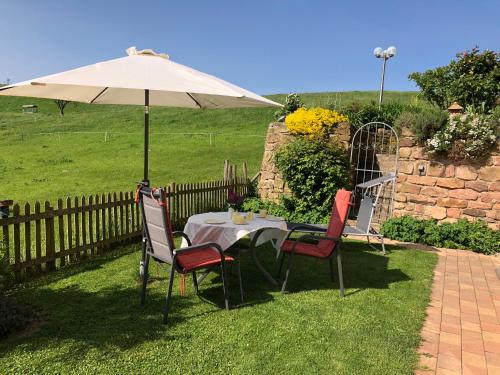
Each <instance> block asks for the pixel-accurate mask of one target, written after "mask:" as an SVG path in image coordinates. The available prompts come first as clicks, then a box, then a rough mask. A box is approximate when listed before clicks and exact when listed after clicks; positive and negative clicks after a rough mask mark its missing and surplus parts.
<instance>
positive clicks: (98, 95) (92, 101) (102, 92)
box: [90, 87, 109, 104]
mask: <svg viewBox="0 0 500 375" xmlns="http://www.w3.org/2000/svg"><path fill="white" fill-rule="evenodd" d="M107 89H109V87H105V88H104V89H103V90H102V91H101V92H100V93H99V94H97V96H96V97H95V98H94V99H92V100H91V101H90V104H92V103H94V102H95V101H96V100H97V99H98V98H99V97H100V96H101V95H102V94H104V92H105V91H106V90H107Z"/></svg>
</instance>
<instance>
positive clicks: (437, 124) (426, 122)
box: [394, 107, 448, 142]
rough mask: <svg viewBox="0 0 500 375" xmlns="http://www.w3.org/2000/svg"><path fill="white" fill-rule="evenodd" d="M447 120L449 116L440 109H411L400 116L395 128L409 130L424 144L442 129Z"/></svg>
mask: <svg viewBox="0 0 500 375" xmlns="http://www.w3.org/2000/svg"><path fill="white" fill-rule="evenodd" d="M447 120H448V114H447V113H446V112H445V111H443V110H441V109H439V108H436V107H411V108H409V109H407V110H406V111H404V112H402V113H401V114H400V115H399V116H398V118H397V119H396V121H395V122H394V127H395V128H396V129H397V130H398V131H400V130H401V129H403V128H408V129H410V130H411V131H412V132H413V133H414V134H415V137H416V138H417V140H418V141H419V142H424V141H426V140H427V139H429V138H431V137H432V136H433V135H434V134H435V133H436V132H438V131H439V130H440V129H442V128H443V127H444V126H445V125H446V122H447Z"/></svg>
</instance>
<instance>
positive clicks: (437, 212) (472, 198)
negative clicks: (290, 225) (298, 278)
mask: <svg viewBox="0 0 500 375" xmlns="http://www.w3.org/2000/svg"><path fill="white" fill-rule="evenodd" d="M351 136H352V131H351V129H350V127H349V125H348V124H341V125H340V126H339V127H338V128H336V131H335V133H333V134H332V135H331V137H332V138H335V139H336V140H338V141H339V142H340V143H341V144H342V145H343V146H344V147H345V149H346V150H348V149H349V146H350V141H351ZM292 138H293V136H291V135H290V134H289V133H288V131H287V129H286V126H285V124H283V123H279V122H278V123H271V124H270V125H269V129H268V132H267V139H266V144H265V149H264V157H263V160H262V167H261V176H260V180H259V186H258V188H259V194H260V196H261V198H263V199H266V200H270V201H273V202H277V201H278V200H279V196H280V195H282V194H287V193H289V190H288V188H287V187H286V184H285V182H284V181H283V179H282V178H281V176H280V174H279V171H278V168H277V167H276V165H275V164H274V159H273V157H274V153H275V152H276V150H277V149H278V148H279V147H281V146H282V145H283V144H285V143H286V142H289V141H290V140H291V139H292ZM399 146H400V148H399V171H398V183H397V187H396V194H395V202H394V215H395V216H401V215H412V216H415V217H421V218H427V219H428V218H434V219H437V220H438V221H442V222H454V221H457V220H458V219H459V218H466V219H469V220H472V219H476V218H480V219H482V220H484V221H486V222H487V223H489V225H490V226H491V227H492V228H495V229H500V152H499V151H498V149H497V150H496V151H495V152H493V154H492V156H491V157H489V158H488V160H486V161H485V162H483V163H471V162H454V161H451V160H448V159H443V158H436V157H434V156H430V155H428V154H427V153H426V152H425V149H424V147H421V146H419V145H417V143H416V140H415V137H414V135H413V134H412V133H411V132H409V131H408V130H403V132H402V135H401V138H400V143H399Z"/></svg>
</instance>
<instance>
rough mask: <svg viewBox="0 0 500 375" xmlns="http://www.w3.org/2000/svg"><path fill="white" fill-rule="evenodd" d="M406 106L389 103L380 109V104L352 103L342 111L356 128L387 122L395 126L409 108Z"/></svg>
mask: <svg viewBox="0 0 500 375" xmlns="http://www.w3.org/2000/svg"><path fill="white" fill-rule="evenodd" d="M407 107H408V106H407V105H405V104H401V103H398V102H388V103H386V104H382V106H381V107H380V109H379V107H378V104H376V103H375V102H371V103H370V104H365V105H362V104H360V103H359V102H352V103H351V104H349V105H347V106H346V107H344V108H342V109H341V110H340V112H341V113H343V114H344V115H347V117H348V118H349V123H350V124H351V125H352V126H354V127H360V126H362V125H364V124H367V123H369V122H385V123H386V124H389V125H393V124H394V122H395V120H396V119H397V118H398V117H399V115H400V114H401V113H402V112H403V111H404V110H405V109H406V108H407Z"/></svg>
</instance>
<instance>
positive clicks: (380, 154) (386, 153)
mask: <svg viewBox="0 0 500 375" xmlns="http://www.w3.org/2000/svg"><path fill="white" fill-rule="evenodd" d="M350 162H351V167H352V168H353V174H354V175H353V182H354V186H355V191H354V204H355V208H356V209H357V207H359V204H360V202H361V198H362V196H363V195H369V194H370V193H373V194H372V195H378V203H377V207H376V210H375V213H374V216H373V222H377V223H381V222H383V221H384V220H386V219H388V218H390V217H391V216H392V211H393V205H394V194H395V191H396V179H393V180H392V182H390V183H388V184H384V185H383V186H382V187H377V189H382V190H381V191H373V192H371V191H369V190H368V191H367V189H364V188H358V186H359V185H360V184H364V183H366V182H368V181H370V180H374V179H376V178H379V177H382V176H385V175H388V174H394V175H395V176H397V173H398V162H399V137H398V135H397V133H396V131H395V130H394V128H393V127H392V126H390V125H388V124H386V123H383V122H370V123H367V124H365V125H363V126H361V127H360V128H359V129H358V130H357V131H356V133H354V136H353V138H352V142H351V156H350ZM355 211H356V210H355Z"/></svg>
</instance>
